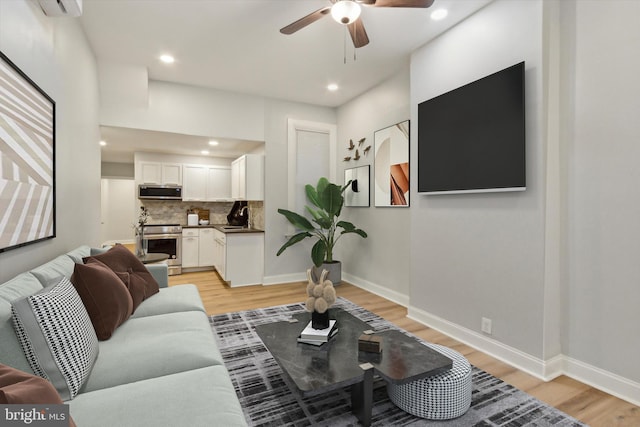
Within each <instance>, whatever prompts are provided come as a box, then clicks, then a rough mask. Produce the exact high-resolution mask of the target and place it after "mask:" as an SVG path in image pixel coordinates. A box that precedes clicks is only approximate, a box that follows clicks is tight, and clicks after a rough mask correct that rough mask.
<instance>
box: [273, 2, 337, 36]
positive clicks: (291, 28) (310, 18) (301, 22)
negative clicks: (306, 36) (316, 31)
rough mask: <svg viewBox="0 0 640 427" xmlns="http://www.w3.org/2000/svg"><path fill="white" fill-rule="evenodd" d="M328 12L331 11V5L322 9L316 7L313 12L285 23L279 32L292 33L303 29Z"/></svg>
mask: <svg viewBox="0 0 640 427" xmlns="http://www.w3.org/2000/svg"><path fill="white" fill-rule="evenodd" d="M330 12H331V6H327V7H323V8H322V9H318V10H316V11H315V12H312V13H310V14H308V15H307V16H304V17H302V18H300V19H298V20H297V21H296V22H293V23H291V24H289V25H287V26H286V27H283V28H281V29H280V32H281V33H282V34H293V33H295V32H296V31H298V30H301V29H303V28H304V27H306V26H307V25H309V24H313V23H314V22H316V21H317V20H318V19H320V18H322V17H324V16H326V15H328V14H329V13H330Z"/></svg>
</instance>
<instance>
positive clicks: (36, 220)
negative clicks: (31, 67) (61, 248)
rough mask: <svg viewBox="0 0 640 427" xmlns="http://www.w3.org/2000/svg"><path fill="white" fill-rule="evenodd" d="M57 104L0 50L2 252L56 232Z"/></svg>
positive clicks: (0, 210)
mask: <svg viewBox="0 0 640 427" xmlns="http://www.w3.org/2000/svg"><path fill="white" fill-rule="evenodd" d="M55 110H56V108H55V102H54V101H53V99H51V98H50V97H49V96H48V95H47V94H46V93H45V92H44V91H43V90H42V89H40V87H38V85H36V84H35V83H34V82H33V81H32V80H31V79H30V78H29V77H28V76H27V75H26V74H24V73H23V72H22V71H21V70H20V69H19V68H18V67H17V66H16V65H15V64H14V63H13V62H11V61H10V60H9V58H7V57H6V56H5V55H4V54H2V53H1V52H0V252H4V251H7V250H9V249H15V248H18V247H21V246H24V245H28V244H30V243H36V242H39V241H42V240H46V239H52V238H54V237H55V236H56V205H55Z"/></svg>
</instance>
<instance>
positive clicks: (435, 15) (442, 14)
mask: <svg viewBox="0 0 640 427" xmlns="http://www.w3.org/2000/svg"><path fill="white" fill-rule="evenodd" d="M448 14H449V12H448V11H447V9H436V10H434V11H433V12H431V19H433V20H434V21H439V20H441V19H444V18H446V17H447V15H448Z"/></svg>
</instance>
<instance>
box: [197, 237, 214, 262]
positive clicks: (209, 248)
mask: <svg viewBox="0 0 640 427" xmlns="http://www.w3.org/2000/svg"><path fill="white" fill-rule="evenodd" d="M199 231H200V236H199V239H200V241H199V242H198V243H199V244H198V267H213V266H214V264H215V263H214V258H215V250H216V248H215V239H214V234H213V228H201V229H200V230H199Z"/></svg>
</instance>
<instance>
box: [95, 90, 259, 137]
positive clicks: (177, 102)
mask: <svg viewBox="0 0 640 427" xmlns="http://www.w3.org/2000/svg"><path fill="white" fill-rule="evenodd" d="M123 78H124V77H123ZM136 82H137V79H136ZM128 83H129V85H131V86H135V85H134V84H133V83H131V82H128ZM102 84H103V86H107V82H102ZM138 86H139V85H138ZM136 87H137V86H136ZM147 89H148V98H149V104H148V106H146V108H141V107H140V106H139V105H138V104H137V103H133V104H129V103H128V102H129V101H130V99H128V98H126V99H122V100H121V101H122V102H121V103H119V104H118V103H116V102H115V101H114V100H110V103H109V104H106V105H105V104H103V105H101V107H100V124H101V125H106V126H120V127H126V128H132V129H146V130H156V131H162V132H173V133H181V134H185V135H203V136H210V135H216V136H218V137H220V138H237V139H247V140H252V141H264V108H265V107H264V103H265V99H264V98H262V97H258V96H252V95H244V94H239V93H231V92H225V91H221V90H215V89H207V88H202V87H196V86H189V85H183V84H176V83H168V82H160V81H153V80H152V81H149V82H148V88H145V87H143V88H138V91H146V90H147Z"/></svg>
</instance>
